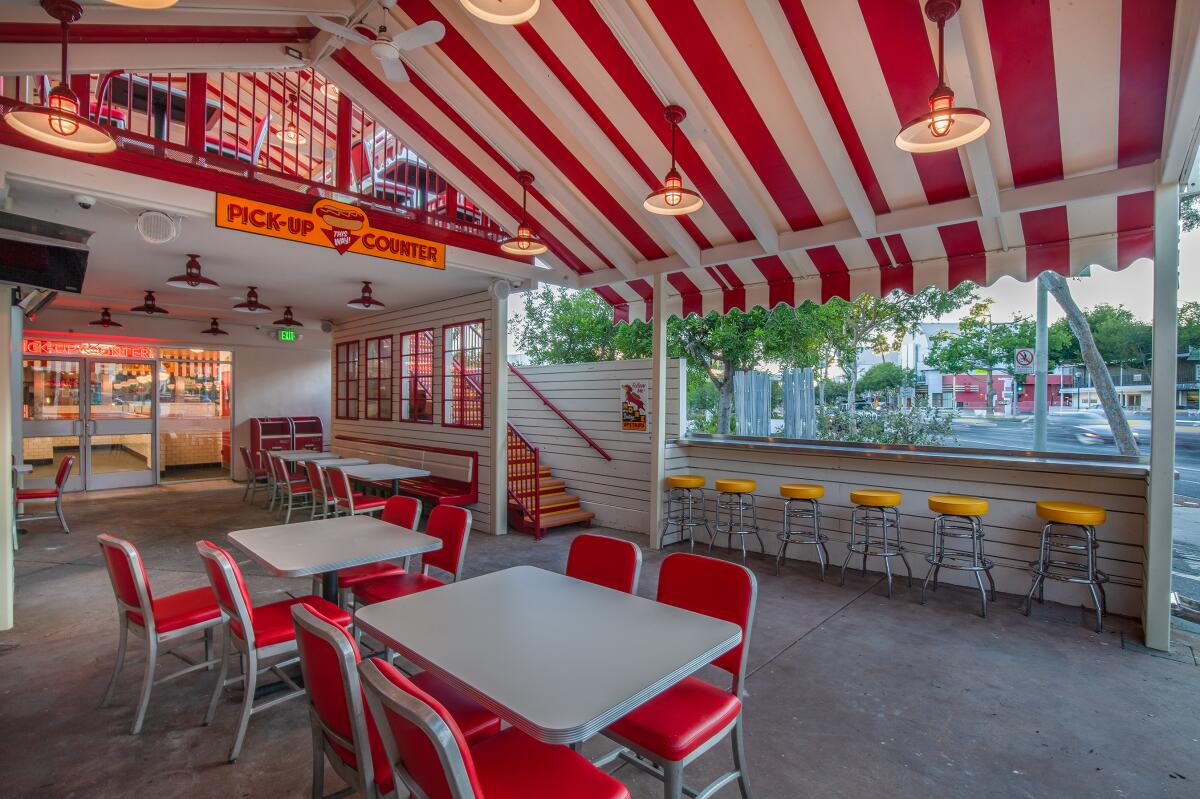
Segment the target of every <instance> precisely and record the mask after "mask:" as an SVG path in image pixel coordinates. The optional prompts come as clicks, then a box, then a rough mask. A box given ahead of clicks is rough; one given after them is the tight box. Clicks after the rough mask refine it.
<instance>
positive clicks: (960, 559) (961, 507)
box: [921, 494, 996, 619]
mask: <svg viewBox="0 0 1200 799" xmlns="http://www.w3.org/2000/svg"><path fill="white" fill-rule="evenodd" d="M929 509H930V510H931V511H933V512H934V513H936V514H937V516H935V517H934V519H933V551H932V552H930V553H929V554H928V555H926V556H925V561H926V562H927V563H928V564H929V571H928V572H926V573H925V582H924V584H922V585H921V604H922V605H924V604H925V591H926V590H927V589H928V588H929V581H930V579H932V580H933V587H934V590H937V587H938V572H940V571H941V570H942V568H943V567H944V568H947V569H960V570H962V571H969V572H973V573H974V574H975V582H977V583H979V596H980V598H981V600H982V602H983V605H982V607H981V608H980V611H979V615H980V616H982V617H983V618H985V619H986V618H987V603H988V592H987V590H986V589H985V588H984V587H983V576H984V575H987V580H988V585H990V586H991V591H992V601H993V602H995V601H996V583H995V581H994V580H993V579H992V562H991V561H990V560H988V559H987V558H986V557H984V555H983V517H984V516H986V515H987V512H988V504H987V500H986V499H979V498H977V497H960V496H956V495H954V494H935V495H934V496H932V497H930V498H929ZM947 538H950V539H957V540H959V541H970V542H971V551H970V552H968V551H967V550H966V549H958V548H951V549H947V548H946V539H947Z"/></svg>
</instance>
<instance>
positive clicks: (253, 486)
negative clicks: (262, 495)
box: [241, 447, 270, 502]
mask: <svg viewBox="0 0 1200 799" xmlns="http://www.w3.org/2000/svg"><path fill="white" fill-rule="evenodd" d="M241 450H242V465H243V466H245V467H246V490H245V491H243V492H242V502H245V501H246V500H247V499H249V500H250V501H251V502H253V501H254V496H255V495H256V494H257V493H258V489H259V488H269V485H270V483H269V481H268V480H267V467H266V466H264V465H263V464H262V463H261V462H257V463H256V462H255V461H256V460H257V459H256V458H254V457H253V456H252V455H251V454H250V450H248V449H246V448H245V447H241Z"/></svg>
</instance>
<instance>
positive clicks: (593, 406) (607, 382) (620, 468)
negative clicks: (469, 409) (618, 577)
mask: <svg viewBox="0 0 1200 799" xmlns="http://www.w3.org/2000/svg"><path fill="white" fill-rule="evenodd" d="M518 368H519V369H520V370H521V373H522V374H523V375H525V377H526V378H528V379H529V382H530V383H532V384H533V385H534V386H535V387H536V388H537V390H538V391H540V392H541V393H542V394H543V395H545V397H546V399H548V400H550V402H552V403H553V404H554V405H555V407H557V408H558V409H559V410H560V411H562V412H563V414H564V415H566V416H567V418H569V419H570V420H571V421H573V422H574V423H575V424H576V425H578V426H579V427H580V429H582V430H583V431H584V432H585V433H587V434H588V436H590V437H591V438H592V440H594V441H595V442H596V443H597V444H599V445H600V447H601V448H602V449H604V451H605V452H607V453H608V454H609V455H611V456H612V460H611V461H609V460H605V458H604V457H603V456H602V455H601V454H600V453H598V452H597V451H596V450H595V449H593V448H592V447H591V446H590V445H589V444H588V443H587V442H586V441H584V440H583V439H582V438H581V437H580V436H579V434H578V433H576V432H575V431H574V430H572V429H571V428H570V427H568V426H567V424H566V422H564V421H563V420H562V419H561V418H559V417H558V415H557V414H555V413H554V411H552V410H551V409H550V408H548V407H547V406H546V404H545V403H543V402H542V400H540V399H539V398H538V397H537V395H536V394H534V393H533V391H531V390H530V389H529V387H528V386H526V385H525V383H524V382H522V381H521V379H520V378H519V377H517V376H516V375H515V374H513V373H512V372H511V371H510V372H509V376H508V418H509V421H510V422H512V424H513V425H514V426H515V427H516V428H517V429H519V430H520V431H521V433H522V434H524V436H525V437H526V438H528V439H529V441H530V443H532V444H533V445H534V446H535V447H537V448H538V449H539V450H540V451H541V462H542V463H543V464H545V465H546V466H549V467H550V468H551V469H553V470H554V476H555V477H557V478H560V479H562V480H565V481H566V484H567V487H566V490H567V491H568V492H569V493H571V494H574V495H575V496H577V497H579V498H580V500H581V502H582V504H583V507H584V508H585V509H586V510H590V511H592V512H594V513H595V514H596V519H595V522H594V524H595V525H596V526H599V527H606V528H608V529H611V530H624V531H628V532H637V533H643V534H648V533H649V524H650V433H649V431H647V432H626V431H623V430H622V429H621V402H622V399H623V394H622V393H621V384H622V383H623V382H628V381H630V380H637V381H642V382H644V383H646V385H647V386H648V387H649V386H650V384H651V372H652V368H653V365H652V362H651V361H650V360H648V359H639V360H628V361H604V362H597V363H573V364H564V365H556V366H521V367H518ZM681 368H682V363H681V361H679V360H678V359H673V360H671V361H670V362H669V364H668V370H667V409H668V412H667V416H668V419H667V440H668V442H673V441H674V440H675V439H676V438H678V437H679V416H678V408H679V405H680V395H679V389H680V381H679V375H680V370H681ZM650 391H653V389H652V388H650ZM646 404H647V406H652V405H653V398H652V397H651V396H649V395H647V397H646ZM651 424H653V419H651ZM673 446H674V445H673V444H670V445H668V448H669V449H670V448H673Z"/></svg>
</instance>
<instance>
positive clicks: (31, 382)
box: [19, 358, 85, 491]
mask: <svg viewBox="0 0 1200 799" xmlns="http://www.w3.org/2000/svg"><path fill="white" fill-rule="evenodd" d="M22 367H23V368H22V377H21V419H22V438H23V439H24V442H23V449H22V453H21V455H20V456H19V457H20V458H21V460H22V461H24V462H25V463H28V464H30V465H31V466H33V471H32V472H30V473H29V474H27V475H25V477H24V480H23V482H24V484H25V486H27V487H29V488H46V487H49V486H52V485H54V476H55V475H56V474H58V467H59V465H60V464H61V463H62V462H63V459H64V458H66V457H67V456H74V457H75V465H74V466H72V467H71V475H70V477H69V478H68V479H67V484H66V486H65V488H66V490H68V491H80V490H82V489H83V459H82V457H81V455H80V452H81V451H80V446H79V443H80V441H81V440H82V437H83V430H84V427H85V423H84V418H85V417H84V411H83V403H82V400H83V393H82V392H83V379H84V376H83V370H82V368H81V362H80V361H77V360H46V359H41V358H26V359H25V361H24V363H23V364H22Z"/></svg>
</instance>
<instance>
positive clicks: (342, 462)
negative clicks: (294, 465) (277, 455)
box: [300, 458, 370, 469]
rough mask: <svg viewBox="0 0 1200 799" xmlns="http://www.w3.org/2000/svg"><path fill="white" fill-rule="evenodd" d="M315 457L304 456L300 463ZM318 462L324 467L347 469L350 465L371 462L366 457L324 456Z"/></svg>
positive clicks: (363, 464)
mask: <svg viewBox="0 0 1200 799" xmlns="http://www.w3.org/2000/svg"><path fill="white" fill-rule="evenodd" d="M311 460H313V458H302V459H301V460H300V463H305V462H307V461H311ZM317 463H319V464H321V468H323V469H330V468H333V469H345V468H347V467H350V466H366V465H367V464H369V463H370V461H369V460H367V459H366V458H322V459H321V460H318V461H317Z"/></svg>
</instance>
